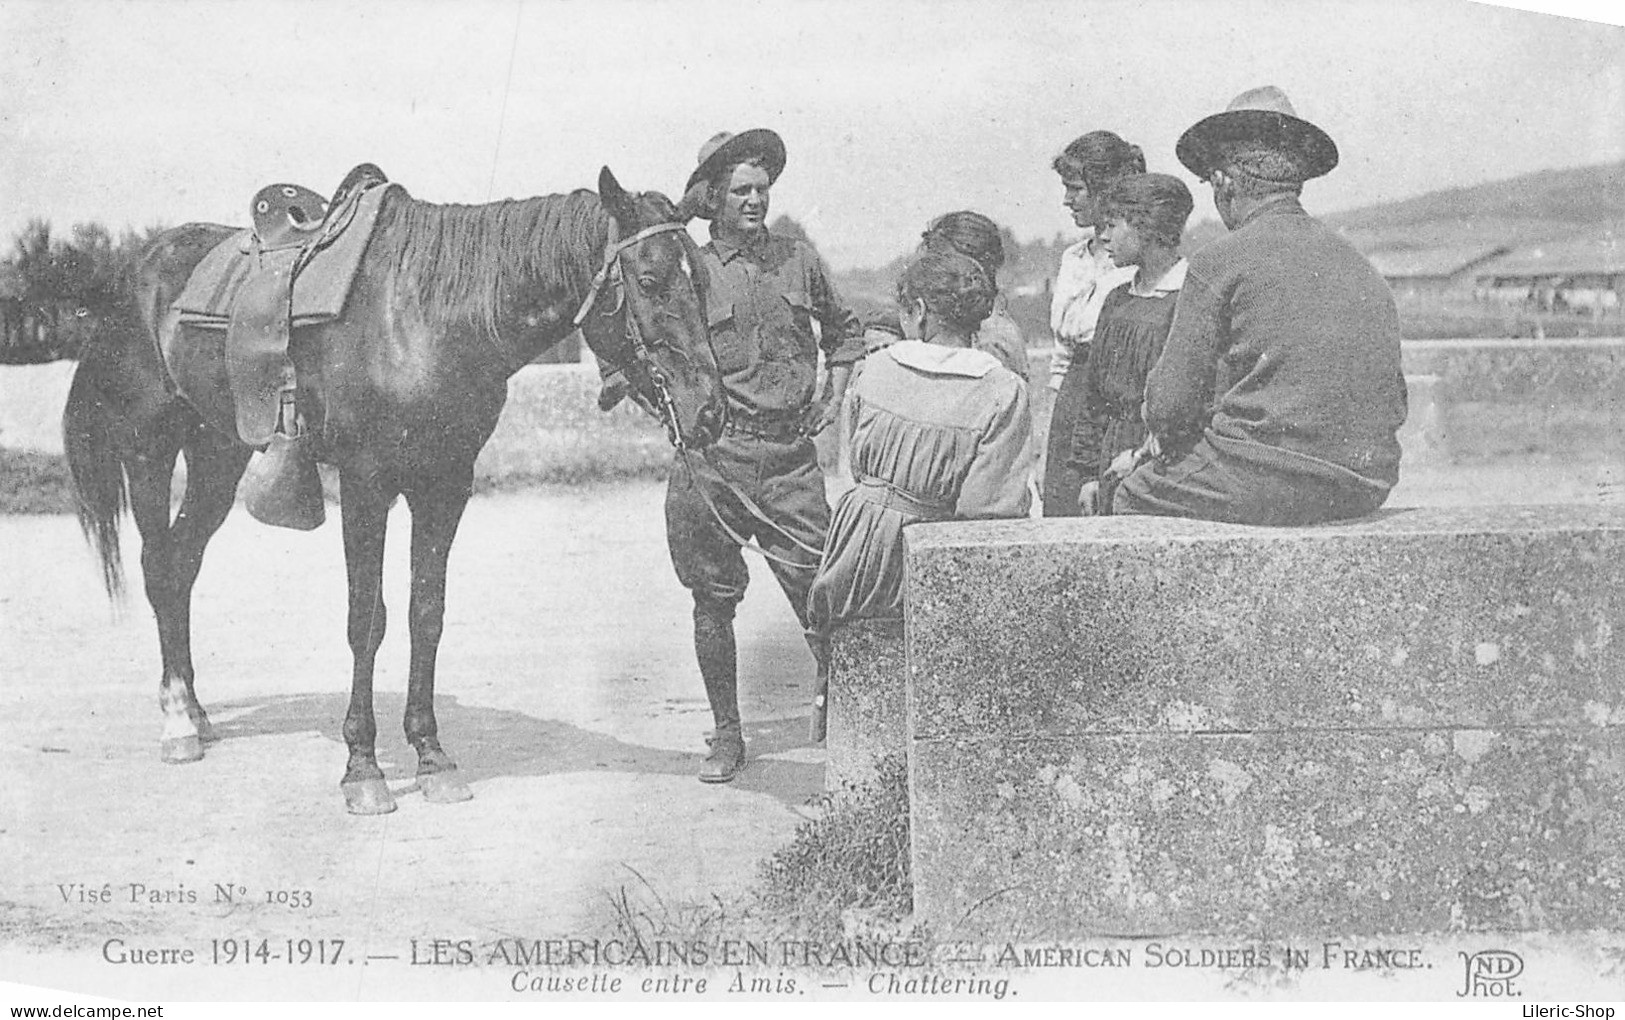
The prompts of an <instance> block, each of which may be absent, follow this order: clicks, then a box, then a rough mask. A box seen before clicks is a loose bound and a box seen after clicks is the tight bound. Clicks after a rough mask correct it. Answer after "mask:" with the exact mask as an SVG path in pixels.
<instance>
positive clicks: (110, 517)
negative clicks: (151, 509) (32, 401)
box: [62, 343, 129, 598]
mask: <svg viewBox="0 0 1625 1020" xmlns="http://www.w3.org/2000/svg"><path fill="white" fill-rule="evenodd" d="M112 354H113V352H112V351H110V350H109V349H108V348H107V346H106V345H104V344H94V343H93V344H89V345H87V346H86V348H85V350H84V353H83V355H82V356H81V358H80V360H79V367H78V368H77V369H75V370H74V373H73V383H72V385H71V386H70V387H69V388H68V403H67V407H66V409H65V410H64V411H63V412H62V445H63V448H64V450H65V451H66V452H67V455H68V470H69V472H70V473H71V474H72V475H73V488H74V494H75V496H76V497H77V500H76V502H77V504H78V513H79V528H80V530H82V531H83V532H84V533H85V540H86V541H87V542H89V543H91V544H92V545H93V546H95V547H96V554H97V556H98V557H99V558H100V559H101V567H102V584H103V586H104V587H106V589H107V594H108V597H109V598H117V597H118V596H119V595H121V594H122V593H123V590H124V568H123V560H122V559H121V557H120V555H119V519H120V518H121V517H122V516H123V513H124V508H125V507H126V506H128V505H129V493H128V488H127V484H126V482H125V478H124V462H123V458H122V457H121V456H120V455H119V446H120V443H119V434H118V428H117V422H116V419H115V417H114V414H113V412H112V407H113V404H112V402H111V401H110V400H109V399H108V395H109V393H110V392H111V391H112V389H113V386H112V385H111V384H112V382H113V380H114V375H115V373H116V371H117V367H118V359H117V358H116V357H113V356H112Z"/></svg>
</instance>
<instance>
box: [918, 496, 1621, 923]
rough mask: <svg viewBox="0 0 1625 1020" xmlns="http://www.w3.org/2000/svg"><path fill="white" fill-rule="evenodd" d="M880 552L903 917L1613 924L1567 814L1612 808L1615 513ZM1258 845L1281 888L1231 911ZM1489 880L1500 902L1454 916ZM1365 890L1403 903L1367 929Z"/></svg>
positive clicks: (1186, 526) (1485, 514) (1612, 880)
mask: <svg viewBox="0 0 1625 1020" xmlns="http://www.w3.org/2000/svg"><path fill="white" fill-rule="evenodd" d="M907 536H908V537H907V541H908V571H909V574H908V584H907V589H906V590H907V593H908V603H907V613H908V632H907V641H906V645H907V657H908V669H909V725H910V734H911V745H910V761H911V777H912V778H911V785H912V793H913V802H912V803H913V818H914V826H915V828H914V840H915V843H914V869H915V870H914V881H915V886H916V905H917V908H918V909H919V910H920V911H921V912H922V913H923V914H924V915H925V916H927V917H929V918H935V919H938V920H942V919H946V918H956V919H957V918H959V917H961V916H962V915H963V914H964V913H965V912H966V911H967V910H969V909H970V908H971V907H972V906H973V905H975V904H976V903H978V902H980V901H981V899H982V898H984V897H985V896H987V895H989V894H990V893H991V892H993V891H995V890H997V889H1002V888H1010V889H1031V890H1048V891H1049V893H1048V899H1047V900H1043V901H1042V902H1038V901H1035V903H1036V906H1037V907H1038V908H1041V909H1036V910H1035V912H1034V914H1033V916H1035V917H1038V918H1041V919H1043V920H1044V921H1045V923H1048V924H1051V925H1053V926H1057V927H1058V928H1060V929H1070V930H1073V931H1078V932H1088V931H1093V932H1099V931H1106V930H1110V931H1116V932H1119V933H1127V932H1138V933H1152V932H1165V931H1169V930H1203V931H1208V930H1211V931H1243V930H1256V929H1258V928H1259V927H1260V926H1262V927H1264V928H1270V929H1280V928H1287V929H1290V928H1294V927H1309V928H1314V927H1316V926H1321V927H1322V928H1323V929H1324V926H1327V925H1330V926H1332V927H1335V928H1336V929H1337V930H1339V931H1344V932H1349V933H1357V932H1363V931H1398V930H1416V931H1423V930H1437V929H1441V928H1450V927H1461V926H1462V925H1468V924H1472V925H1477V924H1480V923H1482V924H1484V925H1486V926H1497V925H1498V926H1501V927H1503V928H1506V927H1511V928H1520V927H1547V928H1552V927H1556V928H1562V927H1571V926H1577V925H1578V926H1583V925H1588V924H1600V923H1604V922H1607V923H1616V924H1617V923H1619V922H1625V910H1622V907H1621V902H1622V901H1621V895H1622V891H1621V889H1620V887H1619V884H1620V880H1621V877H1622V876H1621V873H1620V870H1619V869H1620V865H1619V861H1620V855H1621V854H1622V853H1625V851H1621V850H1619V849H1618V847H1619V846H1620V842H1619V839H1618V837H1619V836H1620V835H1621V833H1620V832H1619V830H1618V823H1617V821H1615V820H1613V818H1612V816H1610V817H1609V818H1606V819H1601V818H1599V817H1598V816H1597V815H1596V813H1595V812H1593V811H1591V810H1590V808H1589V807H1588V806H1589V805H1595V804H1599V803H1616V802H1617V801H1618V798H1619V797H1620V796H1621V795H1622V794H1625V762H1622V761H1621V753H1620V752H1621V744H1620V740H1621V737H1620V734H1621V727H1625V640H1622V638H1621V635H1625V509H1622V508H1618V507H1579V506H1572V507H1539V508H1529V507H1504V508H1484V509H1476V508H1470V509H1448V510H1445V509H1439V510H1408V511H1392V512H1385V513H1382V514H1378V515H1375V516H1373V517H1370V518H1365V519H1362V520H1359V521H1354V522H1346V523H1341V524H1336V525H1326V526H1321V527H1315V528H1290V529H1289V528H1279V529H1264V528H1246V527H1240V526H1234V525H1221V524H1212V523H1207V522H1191V521H1177V520H1168V519H1153V518H1142V519H1135V518H1104V519H1093V520H1088V519H1085V520H1072V521H1038V522H1028V523H1025V524H1023V523H1015V522H984V523H949V524H937V525H921V526H917V527H915V528H911V529H909V530H908V532H907ZM972 621H974V622H972ZM1439 741H1443V744H1442V745H1441V744H1440V743H1439ZM1441 746H1442V747H1444V748H1446V749H1448V750H1449V751H1450V753H1451V754H1454V755H1455V756H1456V758H1457V759H1463V760H1464V761H1466V758H1464V755H1463V754H1462V752H1463V751H1465V752H1466V755H1467V756H1472V755H1477V757H1475V758H1472V760H1471V761H1467V764H1471V765H1473V768H1471V769H1466V770H1465V771H1463V766H1462V765H1461V764H1460V763H1458V762H1456V760H1455V759H1452V758H1450V757H1449V756H1448V755H1446V756H1444V757H1442V758H1439V757H1438V755H1437V754H1435V750H1436V749H1437V748H1438V747H1441ZM1492 750H1493V751H1494V752H1495V753H1494V754H1491V753H1490V751H1492ZM1430 756H1432V757H1430ZM1434 758H1437V759H1438V760H1437V761H1434ZM1430 762H1433V763H1432V764H1430ZM1383 763H1386V767H1379V765H1381V764H1383ZM1401 765H1402V766H1403V767H1400V766H1401ZM1447 766H1448V767H1447ZM1452 770H1453V771H1452ZM1125 776H1128V777H1138V778H1135V779H1134V781H1133V782H1130V781H1128V780H1126V779H1124V778H1123V777H1125ZM1141 778H1143V779H1144V782H1143V783H1141V782H1140V781H1139V780H1140V779H1141ZM1288 778H1290V782H1289V781H1288ZM1441 783H1442V784H1444V785H1443V786H1440V785H1439V784H1441ZM1035 784H1036V785H1035ZM1046 784H1048V786H1049V787H1051V788H1053V789H1054V791H1055V792H1054V795H1053V796H1048V797H1047V798H1045V797H1039V796H1037V794H1036V791H1038V790H1039V789H1041V788H1043V787H1044V786H1045V785H1046ZM1227 789H1228V790H1230V791H1232V792H1234V791H1235V790H1238V789H1239V790H1244V791H1250V792H1247V793H1246V796H1245V797H1242V796H1241V794H1236V795H1235V796H1232V797H1228V798H1227V797H1226V796H1225V791H1226V790H1227ZM1471 790H1478V791H1480V792H1478V793H1472V794H1471V796H1469V791H1471ZM1294 791H1302V793H1301V795H1300V794H1299V793H1295V792H1294ZM1444 791H1448V792H1449V795H1450V797H1452V798H1454V799H1453V800H1451V801H1450V808H1449V811H1447V812H1444V813H1443V814H1439V815H1438V817H1434V815H1432V814H1429V813H1428V811H1429V809H1430V807H1431V806H1436V805H1439V804H1443V803H1444V801H1443V800H1441V799H1440V798H1442V797H1444V796H1445V793H1444ZM1306 798H1307V799H1306ZM1456 804H1462V805H1465V808H1464V809H1463V811H1461V812H1458V811H1456V809H1455V805H1456ZM1553 804H1561V805H1568V806H1566V807H1561V808H1556V809H1554V808H1553V807H1552V805H1553ZM1575 805H1579V807H1575ZM996 808H997V809H996ZM1175 808H1177V809H1178V810H1177V811H1175V810H1174V809H1175ZM1063 809H1064V810H1063ZM1610 810H1612V809H1610ZM1066 811H1072V812H1074V813H1073V814H1072V815H1067V814H1066V813H1065V812H1066ZM1170 811H1173V812H1174V813H1172V814H1170V813H1169V812H1170ZM1357 818H1360V819H1366V821H1365V822H1360V823H1356V822H1354V821H1350V819H1357ZM1531 819H1534V821H1531ZM1537 823H1538V825H1537ZM1108 825H1117V826H1122V825H1128V826H1130V829H1128V830H1125V829H1121V828H1119V829H1113V830H1112V831H1111V832H1110V833H1108V832H1107V830H1106V828H1105V827H1106V826H1108ZM1136 825H1137V826H1139V829H1140V834H1139V835H1135V836H1133V838H1132V839H1131V838H1129V836H1127V835H1124V833H1126V832H1130V830H1132V828H1133V827H1134V826H1136ZM1361 825H1367V826H1368V827H1370V828H1369V831H1367V830H1366V829H1362V828H1361V827H1360V826H1361ZM1532 825H1536V826H1537V827H1536V828H1530V826H1532ZM1413 828H1415V829H1416V830H1417V831H1411V830H1412V829H1413ZM1271 833H1274V835H1270V834H1271ZM1114 834H1115V835H1114ZM1131 834H1132V833H1131ZM1266 837H1267V838H1266ZM1113 840H1115V841H1116V842H1115V843H1114V842H1113ZM1283 840H1284V841H1286V842H1282V841H1283ZM1316 841H1318V843H1317V842H1316ZM1287 843H1290V844H1291V846H1292V847H1293V848H1294V849H1292V851H1291V852H1292V854H1295V855H1301V856H1302V858H1303V860H1304V861H1305V862H1306V863H1305V864H1304V865H1303V866H1302V877H1301V878H1298V879H1294V882H1295V883H1297V884H1294V882H1288V883H1285V884H1281V883H1273V884H1271V883H1264V884H1260V880H1259V879H1258V875H1259V874H1260V873H1261V870H1262V872H1268V870H1269V868H1271V867H1273V866H1274V865H1272V864H1271V863H1270V862H1271V860H1272V859H1273V858H1272V856H1271V855H1272V854H1273V855H1276V856H1279V855H1280V854H1283V853H1286V851H1285V850H1283V849H1282V848H1283V847H1285V846H1286V845H1287ZM1356 844H1358V848H1356ZM1114 846H1115V847H1116V849H1112V847H1114ZM1475 848H1476V849H1475ZM1514 849H1517V850H1518V852H1519V853H1521V854H1523V857H1521V858H1519V860H1520V861H1521V862H1522V863H1518V864H1516V867H1518V868H1522V869H1525V870H1524V871H1520V874H1526V875H1527V876H1528V877H1527V881H1528V882H1530V883H1533V885H1532V886H1530V887H1529V888H1523V887H1519V889H1520V891H1518V893H1517V895H1518V896H1519V897H1521V898H1522V899H1521V900H1520V902H1523V901H1528V902H1527V903H1525V904H1524V905H1523V906H1518V907H1516V908H1513V907H1507V908H1506V909H1502V908H1500V907H1496V908H1495V909H1491V908H1490V907H1484V908H1482V909H1477V908H1474V909H1468V907H1467V906H1461V904H1465V903H1467V902H1468V900H1470V899H1471V897H1472V896H1475V895H1479V894H1478V893H1475V892H1473V891H1472V890H1473V888H1474V883H1475V882H1476V883H1479V884H1480V885H1482V884H1483V882H1484V881H1488V880H1486V879H1483V878H1482V876H1481V875H1479V874H1478V872H1476V871H1474V868H1476V867H1478V866H1479V864H1480V863H1483V864H1484V866H1485V867H1488V863H1487V862H1490V861H1492V860H1500V861H1503V862H1507V865H1506V866H1509V867H1510V866H1513V863H1512V862H1513V858H1512V857H1510V856H1508V855H1509V854H1511V853H1512V851H1513V850H1514ZM1119 851H1121V853H1119ZM1311 851H1313V852H1311ZM1114 854H1115V855H1116V856H1112V855H1114ZM1102 855H1105V856H1102ZM1360 855H1365V856H1367V857H1370V859H1371V861H1372V862H1373V863H1371V864H1370V866H1369V869H1368V870H1367V871H1359V869H1358V868H1356V867H1355V862H1357V861H1360V860H1364V857H1361V856H1360ZM1413 858H1415V859H1416V860H1413ZM1421 858H1430V860H1429V861H1427V866H1428V867H1429V868H1431V869H1432V870H1425V869H1423V870H1418V869H1419V868H1422V864H1421V863H1417V861H1419V860H1420V859H1421ZM1431 858H1441V859H1439V860H1431ZM1090 862H1093V863H1090ZM1107 864H1110V867H1106V866H1105V865H1107ZM1384 869H1386V870H1384ZM1379 873H1380V874H1388V875H1391V876H1401V875H1411V876H1414V881H1413V882H1410V884H1409V885H1405V883H1403V882H1402V883H1400V884H1401V885H1405V894H1404V895H1403V896H1399V888H1398V886H1395V885H1393V884H1392V883H1390V885H1389V886H1388V887H1387V889H1386V891H1387V893H1388V896H1389V899H1386V900H1384V899H1382V892H1383V891H1384V890H1383V889H1381V888H1379V884H1378V883H1376V881H1375V878H1374V877H1373V876H1375V875H1378V874H1379ZM1543 875H1544V876H1547V878H1542V877H1541V876H1543ZM1326 876H1332V877H1335V878H1336V879H1337V880H1336V881H1332V880H1331V878H1327V877H1326ZM1548 879H1549V881H1548ZM1520 881H1524V879H1520ZM1306 883H1308V884H1306ZM1316 883H1318V884H1316ZM1339 883H1341V884H1339ZM1123 888H1132V889H1134V890H1139V892H1136V893H1135V894H1134V895H1133V896H1129V895H1128V894H1126V893H1122V892H1121V889H1123ZM1114 890H1116V891H1114ZM1310 891H1312V892H1313V895H1314V896H1315V897H1316V902H1315V903H1314V904H1312V905H1309V906H1305V905H1303V904H1299V903H1296V902H1295V900H1296V899H1297V898H1298V897H1300V896H1301V895H1309V894H1310ZM1146 893H1149V895H1146ZM1486 895H1487V894H1486ZM1498 895H1499V894H1498ZM1507 895H1511V893H1508V894H1507ZM1396 896H1399V899H1398V901H1397V902H1396V901H1395V899H1394V897H1396ZM1374 897H1375V898H1374ZM1376 904H1382V906H1380V907H1379V906H1377V905H1376ZM1530 904H1533V905H1530ZM1453 905H1454V906H1453ZM1458 907H1459V909H1458ZM1475 910H1476V912H1475ZM990 916H991V915H990ZM1001 916H1002V921H1001V923H1004V922H1011V921H1013V920H1014V919H1016V918H1018V917H1022V916H1026V915H1024V914H1021V912H1020V911H1019V910H1017V911H1016V912H1015V913H1006V914H1004V915H1001ZM1186 926H1195V927H1191V928H1188V929H1187V927H1186Z"/></svg>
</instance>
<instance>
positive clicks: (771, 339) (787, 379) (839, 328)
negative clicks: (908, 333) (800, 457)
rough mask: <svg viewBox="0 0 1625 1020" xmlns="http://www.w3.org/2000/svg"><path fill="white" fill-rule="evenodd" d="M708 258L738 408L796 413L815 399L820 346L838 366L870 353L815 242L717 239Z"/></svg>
mask: <svg viewBox="0 0 1625 1020" xmlns="http://www.w3.org/2000/svg"><path fill="white" fill-rule="evenodd" d="M702 259H703V261H704V263H705V268H706V272H707V274H708V277H709V284H710V285H709V287H708V288H707V292H706V319H707V323H708V325H709V326H710V330H711V345H712V347H713V348H714V349H715V351H716V355H717V367H718V368H719V369H720V370H721V373H722V384H723V388H724V389H725V390H726V391H727V394H728V401H729V404H730V405H731V406H730V411H731V412H734V413H737V414H741V415H743V416H744V417H746V418H755V419H763V420H775V419H777V420H784V419H789V418H793V417H794V416H796V415H798V414H799V413H801V412H802V411H803V410H805V408H806V407H807V405H808V403H809V402H810V401H811V400H812V398H813V394H814V392H815V390H816V387H817V381H818V353H819V351H820V350H822V351H823V353H824V359H825V363H826V365H829V366H832V367H833V366H836V365H850V364H852V363H853V362H856V361H858V360H859V359H861V358H862V357H863V327H862V326H861V325H860V324H859V322H858V319H857V316H855V315H854V314H852V311H851V309H849V308H848V307H847V306H846V304H845V303H844V302H843V301H842V300H841V298H840V295H839V294H838V293H836V290H835V287H834V285H833V284H832V283H831V282H830V279H829V273H828V271H827V270H826V269H825V268H824V265H823V263H822V262H821V261H820V260H819V258H818V255H817V253H816V252H814V251H813V249H812V247H811V246H810V245H808V244H806V243H805V242H803V241H798V240H795V239H793V238H787V237H775V236H773V235H772V234H769V233H767V232H765V231H764V232H763V234H762V236H761V237H760V239H759V240H756V241H753V242H751V243H750V244H749V245H747V246H745V247H742V248H741V247H736V246H734V245H732V244H730V243H728V242H727V241H724V240H721V239H719V238H713V239H712V240H711V242H710V243H709V244H707V245H706V246H705V247H704V249H702ZM814 322H816V323H817V324H818V330H817V332H816V333H815V332H814V329H813V323H814Z"/></svg>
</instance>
